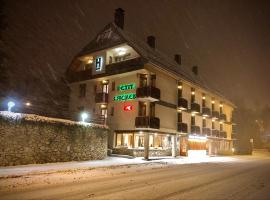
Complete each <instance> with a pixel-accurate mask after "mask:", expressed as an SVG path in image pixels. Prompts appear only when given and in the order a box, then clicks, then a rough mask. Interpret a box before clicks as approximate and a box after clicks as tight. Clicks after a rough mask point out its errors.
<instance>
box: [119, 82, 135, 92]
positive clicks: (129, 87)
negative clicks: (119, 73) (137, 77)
mask: <svg viewBox="0 0 270 200" xmlns="http://www.w3.org/2000/svg"><path fill="white" fill-rule="evenodd" d="M135 88H136V84H135V83H129V84H122V85H118V86H117V90H118V91H125V90H133V89H135Z"/></svg>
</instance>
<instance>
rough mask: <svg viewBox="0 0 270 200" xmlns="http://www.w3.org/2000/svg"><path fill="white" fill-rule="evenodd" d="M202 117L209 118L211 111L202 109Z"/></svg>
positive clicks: (205, 108)
mask: <svg viewBox="0 0 270 200" xmlns="http://www.w3.org/2000/svg"><path fill="white" fill-rule="evenodd" d="M202 115H203V116H204V117H210V116H211V110H210V108H207V107H203V108H202Z"/></svg>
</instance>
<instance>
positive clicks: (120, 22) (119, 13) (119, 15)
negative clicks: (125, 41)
mask: <svg viewBox="0 0 270 200" xmlns="http://www.w3.org/2000/svg"><path fill="white" fill-rule="evenodd" d="M124 20H125V11H124V10H123V9H122V8H117V9H115V12H114V23H115V24H116V25H117V26H118V27H119V28H121V29H124Z"/></svg>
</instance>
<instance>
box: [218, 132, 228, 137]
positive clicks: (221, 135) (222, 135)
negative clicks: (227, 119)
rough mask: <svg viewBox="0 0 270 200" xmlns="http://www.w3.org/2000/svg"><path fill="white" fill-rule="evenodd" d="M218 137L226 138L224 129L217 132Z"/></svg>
mask: <svg viewBox="0 0 270 200" xmlns="http://www.w3.org/2000/svg"><path fill="white" fill-rule="evenodd" d="M219 137H220V138H227V132H226V131H220V132H219Z"/></svg>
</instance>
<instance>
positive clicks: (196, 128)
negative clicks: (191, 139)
mask: <svg viewBox="0 0 270 200" xmlns="http://www.w3.org/2000/svg"><path fill="white" fill-rule="evenodd" d="M191 134H197V135H199V134H201V129H200V127H199V126H191Z"/></svg>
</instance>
